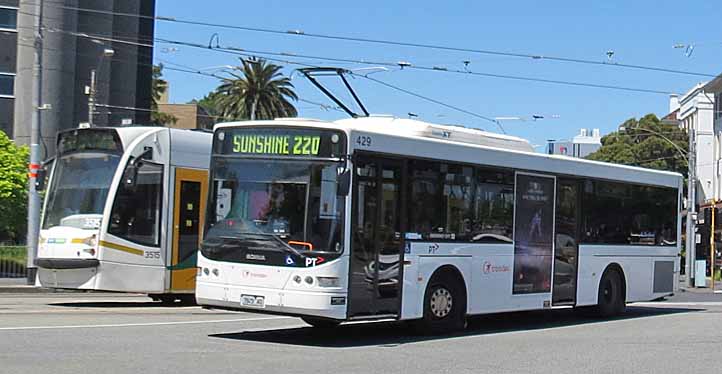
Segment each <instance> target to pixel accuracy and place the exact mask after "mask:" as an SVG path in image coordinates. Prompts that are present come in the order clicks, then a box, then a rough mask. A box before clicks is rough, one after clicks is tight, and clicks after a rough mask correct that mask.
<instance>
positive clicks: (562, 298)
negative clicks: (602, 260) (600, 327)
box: [552, 179, 581, 305]
mask: <svg viewBox="0 0 722 374" xmlns="http://www.w3.org/2000/svg"><path fill="white" fill-rule="evenodd" d="M580 198H581V196H580V194H579V182H577V181H573V180H565V179H559V180H558V181H557V201H556V204H557V205H556V221H555V227H554V233H555V234H554V236H555V239H554V240H555V246H554V283H553V284H554V286H553V289H552V305H574V304H575V303H576V300H577V297H576V296H577V272H578V271H577V267H578V266H577V264H578V263H579V210H580V207H581V202H580Z"/></svg>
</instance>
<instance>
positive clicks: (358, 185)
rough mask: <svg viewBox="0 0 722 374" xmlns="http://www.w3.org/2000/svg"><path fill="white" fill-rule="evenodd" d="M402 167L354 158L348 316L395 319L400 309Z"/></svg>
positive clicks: (400, 165) (383, 160) (400, 164)
mask: <svg viewBox="0 0 722 374" xmlns="http://www.w3.org/2000/svg"><path fill="white" fill-rule="evenodd" d="M402 169H403V164H402V162H401V161H396V160H388V159H383V158H368V157H358V158H357V161H356V163H355V172H356V173H355V175H354V180H355V183H354V205H353V218H352V225H353V227H352V229H351V232H352V237H353V238H352V242H351V259H350V277H349V279H350V284H349V300H348V316H349V317H351V318H352V317H362V316H370V315H389V316H391V315H395V316H398V315H399V312H400V307H401V300H400V296H401V288H400V279H402V278H401V274H400V271H401V261H402V255H403V240H402V232H403V231H402V211H403V209H402V202H403V200H404V199H403V190H404V189H403V188H402Z"/></svg>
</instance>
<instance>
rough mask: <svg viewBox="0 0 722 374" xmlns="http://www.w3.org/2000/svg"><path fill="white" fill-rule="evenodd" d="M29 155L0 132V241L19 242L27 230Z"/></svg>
mask: <svg viewBox="0 0 722 374" xmlns="http://www.w3.org/2000/svg"><path fill="white" fill-rule="evenodd" d="M28 155H29V151H28V148H27V147H26V146H22V147H18V146H16V145H15V144H14V143H13V142H12V141H11V140H10V138H9V137H8V136H7V134H5V133H4V132H3V131H0V240H8V239H9V240H12V241H17V240H18V238H20V237H22V234H23V231H24V229H25V223H26V220H25V218H26V216H27V200H28V195H27V185H28V175H27V170H28V169H27V168H28Z"/></svg>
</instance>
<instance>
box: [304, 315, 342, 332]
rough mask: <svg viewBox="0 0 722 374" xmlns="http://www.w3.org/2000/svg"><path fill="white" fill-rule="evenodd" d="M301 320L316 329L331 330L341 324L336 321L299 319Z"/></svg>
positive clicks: (310, 318)
mask: <svg viewBox="0 0 722 374" xmlns="http://www.w3.org/2000/svg"><path fill="white" fill-rule="evenodd" d="M301 319H302V320H303V322H306V323H308V324H309V325H311V326H313V327H315V328H317V329H332V328H334V327H336V326H338V325H339V324H340V323H341V322H340V321H337V320H335V319H328V318H318V317H301Z"/></svg>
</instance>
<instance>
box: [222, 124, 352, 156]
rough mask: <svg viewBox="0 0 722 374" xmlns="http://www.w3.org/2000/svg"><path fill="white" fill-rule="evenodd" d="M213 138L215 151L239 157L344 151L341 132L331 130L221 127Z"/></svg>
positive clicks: (330, 154)
mask: <svg viewBox="0 0 722 374" xmlns="http://www.w3.org/2000/svg"><path fill="white" fill-rule="evenodd" d="M221 134H222V135H221ZM216 141H217V143H216V150H217V151H218V152H216V153H221V154H226V155H228V154H230V155H239V156H240V155H265V156H287V157H339V156H341V155H343V154H344V150H345V138H344V136H343V133H341V132H339V131H333V130H316V129H295V128H290V129H279V128H242V129H223V130H219V132H218V136H217V139H216ZM219 148H220V149H219Z"/></svg>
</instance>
